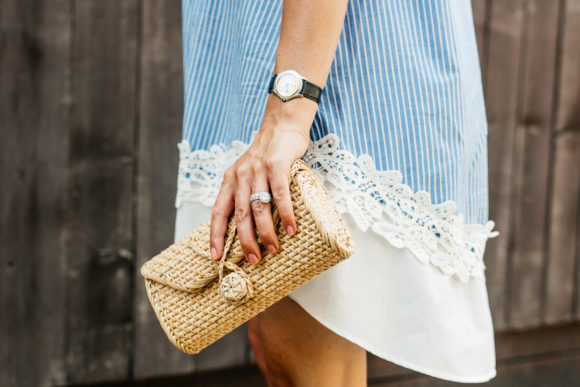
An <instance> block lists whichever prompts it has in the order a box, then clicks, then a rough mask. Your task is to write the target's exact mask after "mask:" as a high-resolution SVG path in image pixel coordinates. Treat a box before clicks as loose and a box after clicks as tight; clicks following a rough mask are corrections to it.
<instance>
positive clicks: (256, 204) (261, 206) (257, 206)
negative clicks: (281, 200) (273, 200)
mask: <svg viewBox="0 0 580 387" xmlns="http://www.w3.org/2000/svg"><path fill="white" fill-rule="evenodd" d="M265 209H266V205H265V203H262V202H261V201H259V200H254V201H253V202H252V210H254V212H256V213H262V212H263V211H264V210H265Z"/></svg>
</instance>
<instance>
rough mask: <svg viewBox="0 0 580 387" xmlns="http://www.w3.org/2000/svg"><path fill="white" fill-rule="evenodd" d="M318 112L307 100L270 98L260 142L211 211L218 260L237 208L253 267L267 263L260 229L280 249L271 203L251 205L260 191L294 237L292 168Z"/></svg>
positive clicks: (229, 174) (227, 179)
mask: <svg viewBox="0 0 580 387" xmlns="http://www.w3.org/2000/svg"><path fill="white" fill-rule="evenodd" d="M317 108H318V104H317V103H316V102H314V101H312V100H309V99H307V98H304V97H300V98H294V99H292V100H290V101H287V102H282V101H281V100H280V99H279V98H278V97H277V96H275V95H274V94H269V96H268V101H267V105H266V113H265V115H264V119H263V121H262V124H261V126H260V130H259V131H258V133H257V135H256V137H255V138H254V141H253V142H252V144H251V145H250V147H249V148H248V149H247V150H246V152H245V153H244V154H242V155H241V156H240V157H239V158H238V159H237V160H236V162H235V163H234V164H233V165H232V166H230V167H229V168H228V169H226V171H225V173H224V178H223V181H222V184H221V187H220V190H219V192H218V195H217V198H216V201H215V204H214V207H213V209H212V212H211V227H210V254H211V257H212V259H214V260H217V259H220V257H221V255H222V251H223V245H224V236H225V233H226V229H227V222H228V217H229V215H230V214H231V212H232V210H235V215H234V216H235V222H236V227H237V229H238V236H239V239H240V244H241V247H242V250H243V252H244V255H245V256H246V258H247V259H248V261H249V262H250V263H252V264H256V263H258V262H259V261H260V259H261V254H260V247H259V245H258V242H257V239H256V233H255V231H254V230H255V227H257V229H258V235H259V236H260V239H261V241H262V242H263V244H264V245H265V246H266V248H267V249H268V251H269V252H271V253H275V252H276V251H278V248H279V243H278V238H277V235H276V231H275V230H274V224H273V221H272V206H271V203H262V202H260V201H259V200H255V201H253V202H252V203H251V205H250V195H251V194H253V193H256V192H271V194H272V198H273V200H274V203H275V205H276V207H277V208H278V213H279V215H280V220H281V221H282V225H283V226H284V230H286V233H287V234H288V235H294V233H295V232H296V221H295V219H294V209H293V206H292V199H291V197H290V189H289V184H288V179H289V173H290V166H291V165H292V163H293V162H294V160H296V159H297V158H300V157H302V155H303V154H304V153H305V152H306V150H307V149H308V143H309V142H310V127H311V126H312V121H313V120H314V115H315V114H316V110H317ZM234 207H235V208H234Z"/></svg>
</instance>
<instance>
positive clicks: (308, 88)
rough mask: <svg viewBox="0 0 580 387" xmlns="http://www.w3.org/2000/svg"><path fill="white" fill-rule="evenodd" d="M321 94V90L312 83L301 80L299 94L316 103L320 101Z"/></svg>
mask: <svg viewBox="0 0 580 387" xmlns="http://www.w3.org/2000/svg"><path fill="white" fill-rule="evenodd" d="M321 92H322V89H321V88H320V87H318V86H316V85H315V84H314V83H310V82H308V81H307V80H306V79H304V80H303V82H302V90H301V91H300V94H302V95H303V96H305V97H306V98H310V99H311V100H313V101H315V102H316V103H318V101H320V94H321Z"/></svg>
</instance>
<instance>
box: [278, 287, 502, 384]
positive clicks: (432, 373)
mask: <svg viewBox="0 0 580 387" xmlns="http://www.w3.org/2000/svg"><path fill="white" fill-rule="evenodd" d="M288 297H290V298H291V299H292V300H293V301H295V302H296V303H297V304H298V305H300V307H301V308H302V309H304V310H305V311H306V312H307V313H308V314H309V315H311V316H312V317H313V318H314V319H315V320H316V321H318V322H319V323H321V324H322V325H324V326H325V327H326V328H328V329H330V330H331V331H333V332H334V333H336V334H337V335H339V336H341V337H344V338H345V339H347V340H348V341H350V342H352V343H354V344H356V345H358V346H359V347H361V348H364V349H365V350H366V351H368V352H369V353H372V354H373V355H375V356H378V357H380V358H381V359H384V360H387V361H390V362H391V363H394V364H396V365H399V366H401V367H405V368H408V369H410V370H412V371H415V372H420V373H422V374H425V375H428V376H432V377H434V378H438V379H443V380H447V381H450V382H456V383H484V382H488V381H490V380H491V379H493V378H494V377H495V376H496V375H497V370H496V369H493V370H492V371H491V372H490V373H488V374H487V375H485V376H471V377H467V376H453V375H449V374H446V373H444V372H439V371H433V370H431V369H428V368H425V367H421V366H417V365H416V364H413V363H412V362H409V361H408V360H402V359H399V358H397V357H396V356H392V355H388V354H385V353H384V352H383V351H380V350H378V349H376V348H375V347H374V346H372V345H370V344H368V343H363V341H362V340H359V339H356V338H354V336H353V335H351V334H350V333H348V332H345V331H344V330H342V329H340V328H337V327H336V326H334V325H333V324H331V323H329V322H328V321H326V320H325V319H323V318H322V317H320V316H319V315H317V314H316V313H315V312H313V311H312V310H311V309H310V308H308V307H306V306H304V305H302V303H301V302H300V301H298V300H296V299H294V297H293V296H292V294H289V295H288Z"/></svg>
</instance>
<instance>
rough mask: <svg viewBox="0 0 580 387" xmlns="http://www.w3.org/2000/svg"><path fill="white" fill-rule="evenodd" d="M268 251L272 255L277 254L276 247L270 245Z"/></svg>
mask: <svg viewBox="0 0 580 387" xmlns="http://www.w3.org/2000/svg"><path fill="white" fill-rule="evenodd" d="M268 251H269V252H271V253H275V252H276V247H274V245H268Z"/></svg>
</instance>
